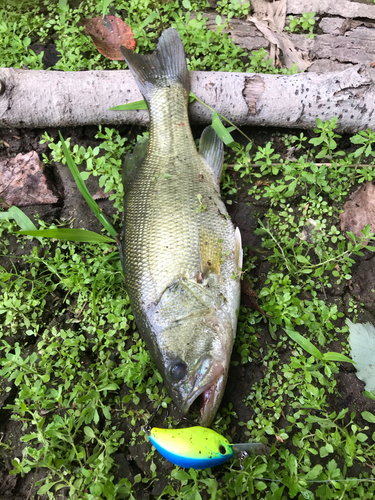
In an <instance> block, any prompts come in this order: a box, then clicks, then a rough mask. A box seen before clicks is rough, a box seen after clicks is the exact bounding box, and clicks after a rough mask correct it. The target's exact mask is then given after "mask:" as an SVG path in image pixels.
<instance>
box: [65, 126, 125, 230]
mask: <svg viewBox="0 0 375 500" xmlns="http://www.w3.org/2000/svg"><path fill="white" fill-rule="evenodd" d="M59 135H60V140H61V144H62V149H63V152H64V155H65V158H66V162H67V164H68V167H69V169H70V171H71V172H72V175H73V177H74V180H75V181H76V184H77V186H78V189H79V190H80V192H81V194H82V196H83V197H84V198H85V200H86V201H87V203H88V205H89V207H90V208H91V210H92V211H93V213H94V215H95V216H96V217H97V218H98V220H99V222H100V223H101V224H103V226H104V227H105V228H106V230H107V231H108V232H109V234H110V235H111V236H113V237H114V238H116V236H117V233H116V231H115V228H114V227H113V226H112V224H111V223H110V222H109V220H108V219H107V217H106V216H105V215H104V214H102V212H101V210H100V208H99V207H98V204H97V203H96V201H95V200H94V198H93V197H92V196H91V194H90V192H89V190H88V189H87V187H86V184H85V183H84V182H83V180H82V177H81V174H80V173H79V170H78V168H77V165H76V164H75V163H74V161H73V158H72V157H71V156H70V152H69V149H68V148H67V147H66V144H65V141H64V139H63V136H62V135H61V132H59ZM95 234H96V233H95Z"/></svg>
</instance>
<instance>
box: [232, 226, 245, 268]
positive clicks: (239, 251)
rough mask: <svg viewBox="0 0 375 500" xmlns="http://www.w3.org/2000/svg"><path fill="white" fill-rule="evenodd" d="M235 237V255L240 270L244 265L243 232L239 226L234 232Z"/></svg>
mask: <svg viewBox="0 0 375 500" xmlns="http://www.w3.org/2000/svg"><path fill="white" fill-rule="evenodd" d="M234 237H235V240H236V243H235V256H236V269H237V272H238V271H239V270H240V269H241V270H242V265H243V250H242V238H241V232H240V230H239V229H238V227H236V230H235V232H234Z"/></svg>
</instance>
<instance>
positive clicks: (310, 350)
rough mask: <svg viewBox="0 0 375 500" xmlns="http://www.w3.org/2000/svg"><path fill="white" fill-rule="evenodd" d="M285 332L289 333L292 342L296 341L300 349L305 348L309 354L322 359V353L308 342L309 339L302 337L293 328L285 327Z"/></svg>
mask: <svg viewBox="0 0 375 500" xmlns="http://www.w3.org/2000/svg"><path fill="white" fill-rule="evenodd" d="M285 331H286V333H287V334H288V335H289V337H290V338H291V339H292V340H294V342H297V344H299V345H300V346H301V347H302V349H305V351H307V352H308V353H309V354H311V356H315V357H316V358H318V359H320V360H322V359H323V354H322V353H321V352H320V351H319V349H318V348H317V347H315V346H314V344H312V343H311V342H310V340H309V339H306V338H305V337H302V335H300V334H299V333H298V332H295V331H294V330H289V329H287V328H286V329H285Z"/></svg>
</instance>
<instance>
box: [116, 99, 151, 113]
mask: <svg viewBox="0 0 375 500" xmlns="http://www.w3.org/2000/svg"><path fill="white" fill-rule="evenodd" d="M108 109H109V110H110V111H133V110H135V109H147V104H146V101H145V100H144V99H142V101H134V102H128V104H120V105H119V106H114V107H113V108H108Z"/></svg>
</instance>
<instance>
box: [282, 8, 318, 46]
mask: <svg viewBox="0 0 375 500" xmlns="http://www.w3.org/2000/svg"><path fill="white" fill-rule="evenodd" d="M314 16H315V12H304V13H303V14H302V17H294V16H289V21H290V24H289V26H286V27H285V30H287V31H290V32H291V33H301V32H302V33H307V35H306V36H307V38H311V39H314V38H315V37H316V35H315V34H314V33H313V31H314V27H315V19H314Z"/></svg>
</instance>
